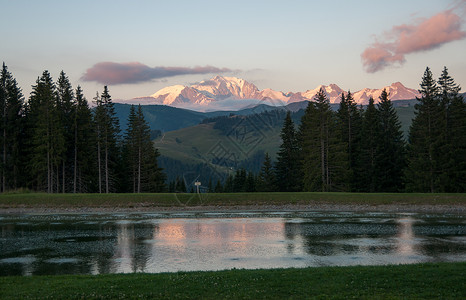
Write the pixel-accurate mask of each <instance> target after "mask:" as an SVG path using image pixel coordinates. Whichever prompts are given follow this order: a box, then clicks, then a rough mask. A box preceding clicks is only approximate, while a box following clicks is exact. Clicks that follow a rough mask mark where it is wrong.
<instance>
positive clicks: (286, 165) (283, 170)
mask: <svg viewBox="0 0 466 300" xmlns="http://www.w3.org/2000/svg"><path fill="white" fill-rule="evenodd" d="M280 137H281V139H282V144H281V145H280V149H279V151H278V154H277V163H276V166H275V170H276V177H277V186H278V189H279V191H282V192H295V191H299V190H300V189H301V185H300V180H299V178H300V177H299V173H300V166H299V160H298V159H299V148H298V140H297V137H296V130H295V126H294V122H293V120H292V119H291V113H290V112H289V111H288V112H287V114H286V117H285V121H284V123H283V128H282V130H281V133H280Z"/></svg>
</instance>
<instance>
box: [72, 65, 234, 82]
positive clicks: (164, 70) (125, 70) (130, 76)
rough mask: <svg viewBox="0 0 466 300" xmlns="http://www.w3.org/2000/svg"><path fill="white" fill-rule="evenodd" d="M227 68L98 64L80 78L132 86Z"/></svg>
mask: <svg viewBox="0 0 466 300" xmlns="http://www.w3.org/2000/svg"><path fill="white" fill-rule="evenodd" d="M231 71H232V70H230V69H227V68H216V67H212V66H205V67H199V66H198V67H194V68H189V67H149V66H147V65H144V64H141V63H139V62H129V63H115V62H100V63H96V64H95V65H93V66H92V67H91V68H89V69H87V70H86V72H85V73H84V75H83V76H82V77H81V79H82V80H84V81H95V82H98V83H101V84H112V85H117V84H134V83H141V82H146V81H151V80H154V79H162V78H166V77H172V76H178V75H189V74H209V73H226V72H231Z"/></svg>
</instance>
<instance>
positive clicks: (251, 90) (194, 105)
mask: <svg viewBox="0 0 466 300" xmlns="http://www.w3.org/2000/svg"><path fill="white" fill-rule="evenodd" d="M321 88H322V89H323V90H324V91H325V93H326V94H327V97H328V98H329V100H330V103H339V102H340V99H341V94H342V93H343V94H345V95H346V93H347V92H346V91H344V90H342V89H341V88H340V87H339V86H338V85H336V84H330V85H320V86H318V87H317V88H315V89H313V90H307V91H306V92H303V93H301V92H297V93H293V92H288V93H283V92H280V91H275V90H272V89H264V90H262V91H261V90H259V89H258V88H257V87H256V86H255V85H254V84H252V83H250V82H247V81H246V80H244V79H240V78H236V77H223V76H215V77H214V78H212V79H210V80H205V81H202V82H200V83H197V84H193V85H191V86H184V85H174V86H169V87H165V88H163V89H161V90H159V91H157V92H156V93H155V94H153V95H151V96H148V97H142V98H134V99H131V100H128V101H124V102H126V103H139V104H163V105H170V106H175V107H179V108H189V109H194V110H200V111H207V110H222V109H223V110H228V109H239V108H242V107H245V106H250V105H254V104H259V103H266V104H269V105H270V104H272V105H284V104H289V103H293V102H301V101H305V100H308V101H312V100H313V99H314V97H315V96H316V94H317V93H318V92H319V90H320V89H321ZM383 89H386V90H387V92H388V93H389V98H390V99H391V100H406V99H414V98H415V97H419V92H418V91H416V90H414V89H410V88H407V87H405V86H404V85H403V84H401V83H400V82H396V83H393V84H392V85H390V86H386V87H384V88H381V89H369V88H365V89H362V90H360V91H357V92H354V93H353V98H354V100H355V101H356V103H358V104H367V103H368V102H369V98H370V97H373V98H374V100H375V102H378V99H379V96H380V94H381V93H382V90H383Z"/></svg>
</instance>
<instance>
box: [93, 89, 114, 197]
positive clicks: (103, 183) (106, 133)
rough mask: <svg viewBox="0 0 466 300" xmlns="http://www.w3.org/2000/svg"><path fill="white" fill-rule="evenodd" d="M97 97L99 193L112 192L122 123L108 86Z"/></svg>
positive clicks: (96, 126) (95, 116) (95, 114)
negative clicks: (117, 115)
mask: <svg viewBox="0 0 466 300" xmlns="http://www.w3.org/2000/svg"><path fill="white" fill-rule="evenodd" d="M95 99H96V105H97V106H96V108H95V111H94V123H95V129H96V139H97V141H96V142H97V164H98V168H99V193H102V192H105V193H110V192H115V191H116V186H117V178H116V177H117V167H118V165H119V159H120V157H119V156H120V153H119V148H118V142H119V134H120V125H119V121H118V118H117V117H116V113H115V108H114V105H113V102H112V99H111V96H110V94H109V91H108V88H107V86H104V91H103V92H102V94H101V96H100V97H98V96H97V97H96V98H95Z"/></svg>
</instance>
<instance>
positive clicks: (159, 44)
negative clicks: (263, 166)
mask: <svg viewBox="0 0 466 300" xmlns="http://www.w3.org/2000/svg"><path fill="white" fill-rule="evenodd" d="M0 20H1V25H0V60H2V61H3V62H5V64H6V65H7V66H8V69H9V71H10V72H12V74H13V76H14V77H15V78H16V80H17V81H18V83H19V85H20V86H21V87H22V89H23V93H24V95H25V97H26V98H28V97H29V94H30V92H31V86H32V85H33V84H35V81H36V80H37V78H38V77H39V76H40V75H41V74H42V72H43V71H44V70H48V71H49V72H50V73H51V74H52V76H53V78H54V79H56V78H58V75H59V73H60V71H62V70H63V71H64V72H65V73H66V74H67V76H68V77H69V79H70V81H71V83H72V85H73V87H76V86H77V85H80V86H81V87H82V88H83V90H84V94H85V96H86V97H87V98H88V100H92V98H93V97H94V96H95V94H96V92H99V93H100V92H102V90H103V86H104V85H108V87H109V90H110V94H111V95H112V98H113V99H114V100H118V99H131V98H134V97H142V96H148V95H151V94H154V93H155V92H157V91H158V90H159V89H161V88H163V87H166V86H169V85H174V84H182V85H190V84H193V83H196V82H200V81H202V80H207V79H210V78H212V77H213V76H215V75H223V76H234V77H240V78H243V79H245V80H247V81H249V82H252V83H254V84H255V85H257V87H258V88H259V89H265V88H272V89H274V90H280V91H283V92H289V91H291V92H299V91H302V92H304V91H306V90H309V89H314V88H316V87H317V86H318V85H321V84H324V85H328V84H331V83H335V84H337V85H339V86H340V87H341V88H342V89H344V90H351V91H353V92H355V91H358V90H360V89H362V88H366V87H368V88H382V87H384V86H387V85H390V84H391V83H394V82H398V81H400V82H402V83H403V84H404V85H406V86H407V87H410V88H415V89H418V88H419V83H420V81H421V78H422V75H423V73H424V71H425V69H426V67H427V66H428V67H430V68H431V70H432V72H433V74H434V77H435V78H438V77H439V76H440V73H441V71H442V69H443V67H444V66H446V67H447V68H448V70H449V73H450V75H451V76H452V77H453V78H454V79H455V81H456V83H458V84H460V85H461V86H463V87H464V89H463V91H465V90H466V55H465V53H466V1H465V0H462V1H459V0H452V1H449V0H409V1H406V0H402V1H398V0H391V1H374V0H368V1H365V0H354V1H343V0H342V1H336V0H333V1H332V0H326V1H313V0H308V1H295V0H289V1H283V0H282V1H272V0H268V1H254V0H248V1H242V0H237V1H219V0H217V1H202V0H198V1H176V0H173V1H167V0H166V1H138V0H133V1H127V0H125V1H118V0H111V1H106V0H100V1H95V0H91V1H87V0H81V1H52V0H41V1H35V0H29V1H26V0H15V1H11V0H0Z"/></svg>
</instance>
